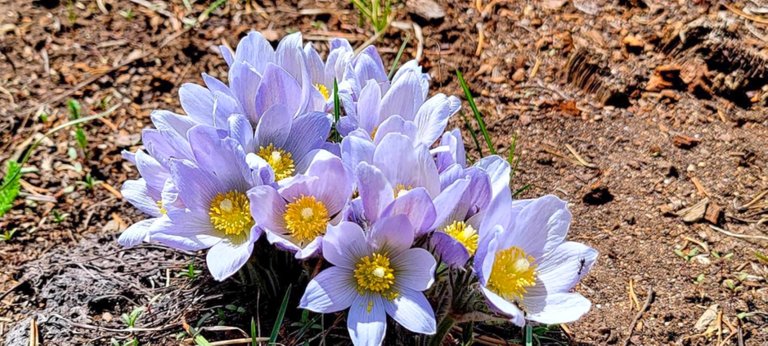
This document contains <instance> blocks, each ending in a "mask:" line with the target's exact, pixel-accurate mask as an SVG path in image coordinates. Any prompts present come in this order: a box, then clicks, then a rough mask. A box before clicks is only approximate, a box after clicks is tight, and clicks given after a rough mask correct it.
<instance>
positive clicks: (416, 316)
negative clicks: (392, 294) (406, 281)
mask: <svg viewBox="0 0 768 346" xmlns="http://www.w3.org/2000/svg"><path fill="white" fill-rule="evenodd" d="M384 308H385V309H386V311H387V314H389V315H390V316H392V318H393V319H394V320H395V321H397V323H400V325H402V326H403V327H405V328H406V329H408V330H410V331H412V332H414V333H419V334H427V335H432V334H435V331H436V330H437V326H436V323H435V312H434V311H433V310H432V306H430V305H429V301H427V298H425V297H424V293H421V292H418V291H414V290H410V289H403V290H401V291H400V294H399V295H398V296H397V297H396V298H395V299H392V300H391V301H390V300H384Z"/></svg>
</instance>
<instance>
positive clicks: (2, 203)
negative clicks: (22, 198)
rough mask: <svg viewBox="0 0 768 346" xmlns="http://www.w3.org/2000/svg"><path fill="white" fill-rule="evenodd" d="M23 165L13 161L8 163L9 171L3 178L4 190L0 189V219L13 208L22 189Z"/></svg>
mask: <svg viewBox="0 0 768 346" xmlns="http://www.w3.org/2000/svg"><path fill="white" fill-rule="evenodd" d="M20 180H21V165H20V164H19V163H18V162H16V161H13V160H10V161H8V170H7V171H6V172H5V178H3V188H2V189H0V217H2V216H3V215H5V213H7V212H8V211H9V210H11V207H13V201H14V200H16V196H18V195H19V190H20V189H21V184H20V183H19V181H20Z"/></svg>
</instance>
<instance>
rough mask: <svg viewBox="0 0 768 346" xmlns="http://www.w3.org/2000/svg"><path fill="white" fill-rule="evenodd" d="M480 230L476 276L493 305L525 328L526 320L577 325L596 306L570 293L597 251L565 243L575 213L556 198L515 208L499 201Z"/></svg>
mask: <svg viewBox="0 0 768 346" xmlns="http://www.w3.org/2000/svg"><path fill="white" fill-rule="evenodd" d="M489 208H490V209H495V210H489V214H488V215H486V218H485V220H483V224H482V226H481V242H480V246H479V248H478V251H477V254H476V255H475V262H474V267H475V272H476V273H477V274H478V279H479V281H480V286H481V290H482V293H483V294H484V295H485V297H486V299H487V300H488V302H489V303H490V305H491V306H492V307H493V308H494V309H495V310H498V311H500V312H502V313H504V314H506V315H508V316H510V319H511V320H512V322H513V323H515V324H517V325H519V326H522V325H524V324H525V320H526V319H527V320H531V321H536V322H540V323H545V324H560V323H567V322H572V321H575V320H577V319H578V318H579V317H581V316H582V315H583V314H585V313H586V312H587V311H589V308H590V306H591V303H590V302H589V300H587V299H586V298H584V297H583V296H581V295H580V294H578V293H575V292H571V289H573V287H574V286H575V285H576V284H577V283H578V282H579V280H581V278H582V277H584V276H585V275H586V274H587V272H589V269H590V268H591V267H592V265H593V263H594V261H595V259H596V258H597V251H595V250H594V249H592V248H590V247H588V246H586V245H584V244H581V243H576V242H569V241H565V237H566V234H567V233H568V227H569V225H570V222H571V213H570V212H569V211H568V209H567V208H566V204H565V202H563V201H562V200H560V199H558V198H557V197H555V196H551V195H550V196H544V197H541V198H538V199H533V200H521V201H516V202H512V201H511V199H510V198H508V195H502V198H501V199H497V200H494V201H493V202H492V204H491V206H490V207H489Z"/></svg>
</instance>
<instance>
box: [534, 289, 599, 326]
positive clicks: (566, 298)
mask: <svg viewBox="0 0 768 346" xmlns="http://www.w3.org/2000/svg"><path fill="white" fill-rule="evenodd" d="M523 304H525V309H526V312H527V313H528V316H527V318H528V319H529V320H531V321H536V322H539V323H544V324H561V323H569V322H573V321H576V320H578V319H579V318H581V316H583V315H584V314H586V313H587V312H589V309H590V308H591V307H592V303H591V302H590V301H589V299H587V298H584V297H583V296H582V295H581V294H578V293H554V294H547V295H545V296H526V297H525V300H524V302H523Z"/></svg>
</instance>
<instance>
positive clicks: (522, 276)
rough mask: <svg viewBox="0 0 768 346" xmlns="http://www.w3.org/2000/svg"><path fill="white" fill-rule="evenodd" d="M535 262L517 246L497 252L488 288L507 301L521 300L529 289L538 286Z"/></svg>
mask: <svg viewBox="0 0 768 346" xmlns="http://www.w3.org/2000/svg"><path fill="white" fill-rule="evenodd" d="M533 261H534V258H533V257H531V256H528V255H526V254H525V251H523V249H521V248H519V247H517V246H513V247H511V248H509V249H506V250H502V251H499V252H497V253H496V258H495V260H494V261H493V268H492V269H491V277H490V278H489V279H488V288H490V289H491V291H493V292H495V293H496V294H498V295H499V296H501V297H502V298H504V299H506V300H510V301H511V300H516V301H519V300H521V299H522V298H523V295H524V294H525V293H526V292H527V288H528V287H531V286H533V285H535V284H536V265H535V264H534V263H533Z"/></svg>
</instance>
